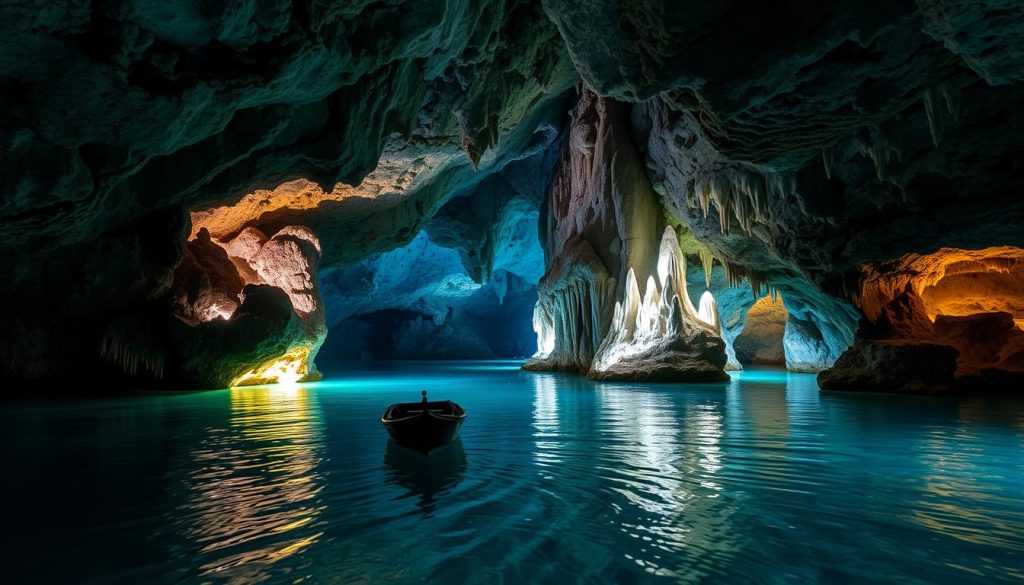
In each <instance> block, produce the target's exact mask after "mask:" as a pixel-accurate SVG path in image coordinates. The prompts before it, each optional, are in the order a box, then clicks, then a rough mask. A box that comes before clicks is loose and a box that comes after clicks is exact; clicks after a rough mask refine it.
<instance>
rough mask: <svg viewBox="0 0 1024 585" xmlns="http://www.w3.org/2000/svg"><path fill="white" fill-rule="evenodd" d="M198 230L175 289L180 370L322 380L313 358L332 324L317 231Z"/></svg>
mask: <svg viewBox="0 0 1024 585" xmlns="http://www.w3.org/2000/svg"><path fill="white" fill-rule="evenodd" d="M194 234H195V235H194V237H193V238H191V239H190V240H189V241H188V242H187V243H186V245H185V254H184V257H183V259H182V262H181V264H179V266H178V268H177V269H176V270H175V272H174V278H173V283H172V285H171V288H170V302H171V303H172V307H173V315H174V317H175V321H174V323H175V324H174V329H175V331H176V333H177V335H178V336H179V337H180V339H181V340H182V342H181V343H178V344H176V345H175V346H174V348H173V357H172V358H171V359H172V360H174V362H175V365H174V368H173V370H174V371H175V373H176V375H177V376H179V377H181V378H183V379H184V380H188V381H192V382H194V383H200V382H207V383H210V382H209V381H212V383H213V384H214V385H217V386H239V385H254V384H271V383H278V382H300V381H312V380H317V379H319V377H320V373H319V371H318V370H317V369H316V366H315V362H314V360H315V358H316V354H317V351H318V350H319V349H320V345H321V344H322V343H323V341H324V337H325V335H326V333H327V327H326V323H325V311H324V305H323V302H322V300H321V298H320V292H319V290H318V286H317V268H318V264H319V260H320V256H321V249H320V242H319V240H318V239H317V237H316V234H314V233H313V232H312V231H311V230H309V229H308V228H306V227H303V226H286V227H283V228H281V229H279V230H278V231H277V232H276V233H273V234H272V235H271V236H269V237H268V236H267V235H266V234H264V233H263V232H262V231H260V230H259V229H257V228H254V227H251V226H250V227H246V228H244V229H243V230H241V231H240V232H239V233H238V234H236V235H234V236H231V237H223V238H214V237H212V236H211V235H210V232H209V231H208V229H207V228H206V227H198V228H196V230H195V232H194ZM253 324H257V325H258V326H260V327H261V328H262V330H261V331H260V332H259V335H254V334H253V333H254V332H253V331H252V327H253ZM112 357H113V356H112Z"/></svg>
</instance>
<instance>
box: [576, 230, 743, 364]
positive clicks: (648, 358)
mask: <svg viewBox="0 0 1024 585" xmlns="http://www.w3.org/2000/svg"><path fill="white" fill-rule="evenodd" d="M685 275H686V258H685V257H684V256H683V253H682V251H681V250H680V248H679V239H678V237H677V236H676V233H675V230H673V229H672V228H671V227H667V228H666V229H665V231H664V233H663V234H662V239H661V245H660V247H659V252H658V265H657V278H655V275H649V276H648V277H647V281H646V284H645V287H644V291H643V296H642V297H641V292H640V287H639V284H638V282H637V279H636V272H635V271H634V270H633V269H632V268H630V270H629V272H628V273H627V276H626V284H625V288H624V291H623V296H622V300H621V301H620V302H617V303H616V304H615V310H614V313H613V318H612V323H611V328H610V329H609V331H608V335H607V336H606V337H605V340H604V341H603V342H602V343H601V347H600V348H599V349H598V352H597V355H596V356H595V358H594V364H593V367H592V369H591V375H592V376H594V377H598V378H609V379H619V378H620V377H626V378H630V377H633V376H641V375H646V374H644V372H649V371H654V370H658V369H659V368H664V367H666V366H667V365H668V364H672V363H677V364H685V365H686V366H687V368H683V367H681V366H676V367H680V369H679V370H678V371H676V372H675V374H674V376H678V377H680V378H686V377H693V378H695V379H696V378H699V379H708V380H712V379H722V377H723V376H724V374H723V372H722V368H723V367H724V361H725V360H724V357H725V354H724V349H723V348H721V347H720V346H721V345H722V342H721V339H720V338H719V336H718V324H717V316H709V315H706V317H707V318H701V316H700V315H699V314H698V311H697V309H695V308H694V306H693V303H692V302H691V301H690V298H689V295H688V294H687V292H686V279H685ZM704 304H705V312H710V313H714V312H715V311H714V308H713V304H708V302H707V301H706V300H705V301H704ZM684 340H685V341H684ZM680 342H683V343H682V345H680ZM719 354H720V355H719ZM707 355H714V356H716V357H715V358H714V361H712V362H708V361H705V360H706V359H708V358H707V357H705V356H707ZM698 356H700V357H698ZM719 357H720V358H721V360H719V359H718V358H719ZM673 360H677V361H676V362H674V361H673ZM718 361H721V364H719V363H718ZM667 371H671V370H667ZM662 375H668V374H662Z"/></svg>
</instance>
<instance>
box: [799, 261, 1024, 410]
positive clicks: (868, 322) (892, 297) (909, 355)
mask: <svg viewBox="0 0 1024 585" xmlns="http://www.w3.org/2000/svg"><path fill="white" fill-rule="evenodd" d="M1022 268H1024V250H1022V249H1020V248H1014V247H1009V246H1001V247H995V248H986V249H983V250H960V249H954V248H942V249H940V250H938V251H936V252H934V253H932V254H925V255H919V254H909V255H906V256H903V257H901V258H898V259H896V260H892V261H888V262H880V263H865V264H864V265H863V266H862V267H861V270H862V274H863V277H862V279H861V282H860V287H859V291H858V295H857V300H858V304H859V305H860V307H861V308H862V310H863V311H864V315H865V320H864V321H865V323H864V326H863V327H862V328H861V330H860V331H859V333H858V336H857V339H856V341H855V342H854V344H853V347H852V348H850V350H848V351H847V352H846V353H845V354H843V356H842V358H841V359H840V360H839V361H838V362H836V364H835V366H834V367H832V368H831V369H829V370H826V371H824V372H822V373H821V374H820V375H819V377H818V380H819V383H820V384H821V387H822V388H826V389H834V390H874V391H894V392H905V393H928V394H938V393H948V392H1006V391H1015V389H1016V388H1018V387H1019V386H1020V384H1022V383H1024V352H1022V351H1021V350H1022V348H1024V330H1022V329H1021V326H1020V324H1021V322H1024V311H1022V310H1021V304H1020V294H1021V291H1022V290H1024V270H1022ZM904 359H918V360H919V363H917V364H914V365H913V367H911V366H901V367H900V368H896V369H893V368H891V367H890V366H891V365H892V364H893V363H896V362H899V361H901V360H904Z"/></svg>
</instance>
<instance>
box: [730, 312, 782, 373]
mask: <svg viewBox="0 0 1024 585" xmlns="http://www.w3.org/2000/svg"><path fill="white" fill-rule="evenodd" d="M788 317H789V312H788V311H787V310H786V307H785V305H784V304H783V302H782V297H780V296H778V295H771V294H768V295H765V296H763V297H761V298H759V299H758V300H757V301H756V302H755V303H754V304H753V305H751V306H750V308H749V309H747V315H746V319H745V321H744V324H743V330H742V331H741V332H740V334H739V335H738V336H736V339H735V340H734V341H733V351H734V352H735V354H736V360H737V361H738V362H739V363H740V364H741V365H749V364H753V365H761V366H773V367H785V366H786V352H785V345H784V343H783V339H784V337H785V332H786V321H787V320H788Z"/></svg>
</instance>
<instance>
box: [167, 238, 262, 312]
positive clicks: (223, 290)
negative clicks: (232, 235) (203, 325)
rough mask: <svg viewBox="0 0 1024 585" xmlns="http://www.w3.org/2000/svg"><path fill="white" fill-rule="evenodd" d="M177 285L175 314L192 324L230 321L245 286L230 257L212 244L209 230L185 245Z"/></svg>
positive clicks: (177, 271) (174, 293) (175, 277)
mask: <svg viewBox="0 0 1024 585" xmlns="http://www.w3.org/2000/svg"><path fill="white" fill-rule="evenodd" d="M174 283H175V284H174V289H173V291H172V298H173V302H174V304H175V311H176V313H177V314H178V315H180V316H181V317H182V318H184V319H186V320H188V321H190V322H192V323H199V322H202V321H211V320H213V319H216V318H222V319H226V318H228V317H230V316H231V315H232V314H233V313H234V312H235V309H237V308H238V304H239V302H240V301H239V294H240V293H241V292H242V287H244V286H245V284H246V282H245V280H243V279H242V277H241V276H239V275H238V269H237V268H236V267H235V264H234V263H232V261H231V259H230V258H229V257H228V253H227V252H226V251H225V250H224V249H223V248H221V247H220V246H218V245H217V244H215V243H213V242H212V241H211V240H210V232H208V231H206V230H200V231H199V233H198V234H197V235H196V238H195V239H194V240H189V241H188V243H187V244H186V245H185V255H184V257H183V258H182V260H181V264H179V265H178V268H177V270H175V271H174Z"/></svg>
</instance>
